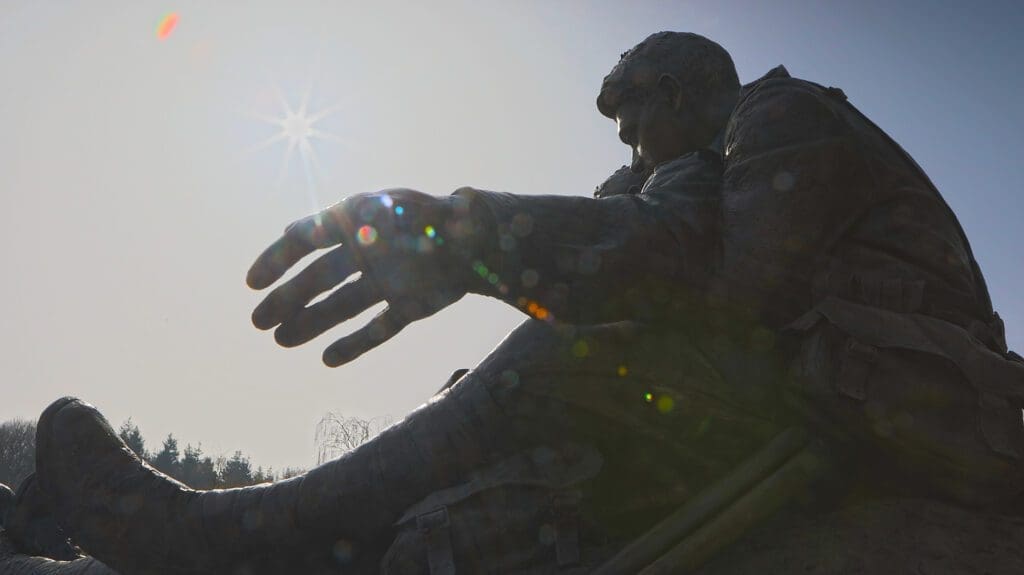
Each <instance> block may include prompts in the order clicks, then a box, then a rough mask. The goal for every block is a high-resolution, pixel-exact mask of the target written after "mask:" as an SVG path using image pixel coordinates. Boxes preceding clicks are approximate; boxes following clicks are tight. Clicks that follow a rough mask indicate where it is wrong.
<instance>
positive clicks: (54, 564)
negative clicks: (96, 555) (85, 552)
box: [0, 529, 118, 575]
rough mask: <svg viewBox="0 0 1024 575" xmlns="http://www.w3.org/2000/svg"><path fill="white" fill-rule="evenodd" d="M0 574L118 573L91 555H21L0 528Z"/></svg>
mask: <svg viewBox="0 0 1024 575" xmlns="http://www.w3.org/2000/svg"><path fill="white" fill-rule="evenodd" d="M0 575H118V574H117V573H116V572H115V571H112V570H111V569H110V568H109V567H107V566H106V565H104V564H103V563H100V562H99V561H97V560H95V559H93V558H91V557H80V558H78V559H74V560H72V561H57V560H54V559H49V558H46V557H32V556H29V555H23V554H21V553H20V552H19V550H18V549H17V548H16V547H15V546H14V544H13V543H12V542H11V540H10V539H9V538H8V537H7V533H6V532H5V531H4V530H3V529H0Z"/></svg>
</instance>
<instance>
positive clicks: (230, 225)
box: [0, 0, 1024, 469]
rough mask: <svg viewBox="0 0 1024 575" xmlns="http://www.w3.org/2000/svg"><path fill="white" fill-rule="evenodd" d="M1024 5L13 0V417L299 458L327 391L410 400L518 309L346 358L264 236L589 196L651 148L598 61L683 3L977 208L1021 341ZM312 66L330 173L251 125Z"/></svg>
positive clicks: (471, 358) (675, 22)
mask: <svg viewBox="0 0 1024 575" xmlns="http://www.w3.org/2000/svg"><path fill="white" fill-rule="evenodd" d="M768 4H771V7H768V6H767V5H768ZM893 4H898V5H899V6H894V5H893ZM954 4H960V5H961V6H962V7H960V8H953V7H951V6H952V5H954ZM1019 4H1020V3H1019V2H1011V1H1007V2H972V3H953V2H931V3H929V2H889V1H879V2H864V1H853V0H851V1H847V2H812V1H806V2H772V3H766V2H755V1H751V0H748V1H745V2H743V1H720V0H716V1H694V2H681V1H676V2H640V1H631V2H567V1H563V2H550V1H529V2H526V1H523V2H512V1H505V2H484V1H479V0H478V1H464V2H439V1H430V2H406V3H396V2H299V1H289V2H284V1H281V2H227V1H218V2H209V1H203V2H201V1H193V2H177V3H167V2H143V1H133V2H126V1H124V2H105V1H98V0H96V1H88V2H86V1H79V2H40V1H38V0H0V240H2V241H0V261H2V262H3V266H4V272H3V278H4V281H3V282H2V283H0V313H2V316H3V324H2V325H3V329H2V330H0V382H2V384H0V385H2V390H3V393H2V395H0V421H2V420H6V419H10V418H13V417H36V416H38V414H39V413H40V412H41V411H42V409H43V408H45V407H46V405H47V404H48V403H49V402H50V401H52V400H54V399H56V398H57V397H60V396H62V395H69V394H70V395H76V396H79V397H81V398H83V399H85V400H86V401H89V402H91V403H93V404H95V405H97V406H98V407H99V408H100V409H101V410H102V411H103V412H104V413H105V414H106V415H107V417H108V418H109V419H110V420H111V421H112V423H113V424H114V425H115V427H116V426H117V425H119V424H120V423H121V422H122V421H124V420H125V419H126V418H128V417H132V418H133V419H134V421H135V422H136V423H137V424H138V425H139V426H140V428H141V429H142V432H143V434H144V436H145V437H146V439H147V440H148V442H149V444H150V447H156V446H157V445H158V444H159V441H160V440H162V438H163V437H164V436H165V435H166V434H167V433H168V432H174V433H175V435H176V436H177V437H178V438H179V441H180V442H181V443H182V444H184V443H193V444H195V443H198V442H202V443H203V447H204V448H205V450H206V452H207V453H208V454H211V455H218V454H230V453H231V452H232V451H234V450H235V449H240V450H242V451H243V452H245V453H246V454H248V455H249V456H251V458H252V461H253V463H254V464H259V465H263V466H268V465H269V466H273V467H275V468H278V469H279V468H282V467H285V466H301V467H310V466H311V465H312V464H313V461H314V449H313V431H314V427H315V425H316V422H317V421H318V420H319V418H320V417H321V416H322V415H323V414H324V413H325V412H326V411H328V410H333V411H336V412H340V413H342V414H344V415H353V416H359V417H366V418H368V417H375V416H383V415H389V416H391V417H393V418H395V419H398V418H400V417H401V416H402V415H404V414H405V413H407V412H408V411H409V410H411V409H413V408H414V407H415V406H417V405H419V404H421V403H422V402H424V401H425V400H427V399H428V398H429V397H430V396H431V395H432V394H433V393H434V391H436V390H437V388H438V387H439V386H440V385H441V384H442V383H443V382H444V381H445V380H446V379H447V378H448V375H449V374H450V373H451V372H452V371H453V370H455V369H457V368H460V367H472V366H473V365H474V364H476V363H477V362H478V361H479V360H480V359H481V358H482V357H483V356H484V355H485V354H486V353H487V352H488V350H490V349H491V348H493V347H494V346H495V345H496V344H497V343H498V342H499V341H500V340H501V338H502V336H503V335H504V334H505V333H506V332H507V331H508V330H509V329H511V328H512V327H513V326H515V325H516V324H517V323H518V322H519V321H521V319H522V316H520V314H519V313H518V312H517V311H515V310H513V309H512V308H509V307H506V306H505V305H503V304H500V303H498V302H496V301H493V300H486V299H483V298H478V297H469V298H466V299H464V300H463V301H462V302H460V303H459V304H457V305H456V306H454V307H453V308H449V309H448V310H446V311H445V312H443V313H441V314H439V315H437V316H434V317H433V318H430V319H428V320H426V321H422V322H419V323H417V324H414V325H413V326H411V327H409V328H407V329H406V330H405V331H404V332H403V333H402V334H400V335H399V336H398V337H396V338H395V339H394V340H392V341H390V342H388V343H387V344H386V345H384V346H382V347H381V348H378V349H377V350H374V351H373V352H371V353H369V354H368V355H366V356H363V357H362V358H360V359H359V360H357V361H356V362H354V363H352V364H350V365H347V366H344V367H342V368H339V369H334V370H332V369H329V368H326V367H324V366H323V365H322V364H321V363H320V353H321V351H322V349H323V348H324V347H325V346H326V345H327V344H328V343H330V341H333V339H334V338H336V337H338V336H339V335H340V334H342V333H344V332H345V331H346V329H351V328H352V327H354V324H353V326H350V327H348V328H345V327H342V328H340V329H338V330H335V331H332V332H329V333H328V334H327V335H325V336H323V337H321V338H319V339H317V340H315V341H314V342H313V343H312V344H308V345H306V346H303V347H300V348H297V349H292V350H286V349H283V348H279V347H278V346H277V345H276V344H275V343H274V341H273V338H272V337H271V335H270V334H268V333H263V332H260V331H257V330H256V329H255V328H253V327H252V326H251V324H250V323H249V314H250V311H251V309H252V307H253V306H254V305H255V304H256V303H257V302H258V301H259V299H260V297H261V296H260V295H259V294H258V293H255V292H252V291H250V290H249V289H248V288H246V287H245V284H244V276H245V271H246V269H247V268H248V266H249V264H250V263H251V261H252V259H253V258H254V257H255V256H256V255H257V254H258V253H259V252H260V251H261V250H262V249H263V248H264V247H265V246H266V245H267V244H268V243H269V242H270V241H272V240H273V239H274V238H276V237H277V235H278V234H279V233H280V232H281V230H282V229H283V228H284V226H285V225H286V224H287V223H288V222H290V221H292V220H294V219H296V218H298V217H300V216H303V215H305V214H307V213H310V212H312V211H314V209H315V208H317V207H320V206H325V205H327V204H330V203H333V202H335V201H337V200H338V199H340V198H342V197H345V196H347V195H350V194H353V193H358V192H369V191H374V190H378V189H381V188H388V187H395V186H405V187H412V188H416V189H420V190H422V191H426V192H430V193H435V194H447V193H449V192H451V191H452V190H454V189H455V188H457V187H459V186H462V185H472V186H475V187H479V188H485V189H495V190H503V191H510V192H516V193H523V194H537V193H555V194H569V195H590V194H591V192H592V191H593V189H594V186H595V185H597V184H598V183H600V182H601V181H602V180H603V179H604V178H605V177H606V176H607V175H608V174H609V173H611V172H612V171H614V170H615V169H616V168H617V167H619V166H620V165H622V164H623V163H625V162H627V161H628V158H629V150H628V149H627V148H626V147H625V146H623V145H622V144H620V143H619V142H618V139H617V138H616V135H615V127H614V124H613V123H612V122H611V121H609V120H607V119H605V118H603V117H602V116H600V114H598V112H597V109H596V107H595V106H594V98H595V97H596V94H597V88H598V86H599V85H600V81H601V78H602V77H603V76H604V74H605V73H607V71H608V70H609V69H610V68H611V66H613V65H614V64H615V62H616V61H617V60H618V57H619V54H620V53H621V52H623V51H625V50H626V49H628V48H630V47H631V46H633V45H634V44H636V43H637V42H639V41H640V40H642V39H643V38H644V37H646V36H647V35H649V34H651V33H653V32H656V31H659V30H663V29H674V30H685V31H693V32H697V33H700V34H704V35H706V36H708V37H710V38H712V39H714V40H716V41H718V42H719V43H721V44H722V45H723V46H725V48H726V49H728V50H729V51H730V52H731V53H732V55H733V58H734V60H735V61H736V64H737V68H738V69H739V73H740V78H741V80H743V81H745V82H746V81H750V80H754V79H756V78H757V77H758V76H760V75H761V74H763V73H764V72H766V71H767V70H768V69H769V68H771V67H773V66H775V65H777V64H785V65H786V66H787V68H788V69H789V71H790V72H791V73H792V74H793V75H795V76H798V77H802V78H806V79H809V80H813V81H816V82H819V83H822V84H826V85H834V86H838V87H841V88H843V89H844V91H845V92H846V93H847V95H848V96H849V97H850V99H851V101H852V102H853V103H854V104H855V105H857V106H858V107H859V108H860V109H861V110H862V111H864V112H865V113H866V114H867V115H868V116H870V117H871V118H872V119H874V120H875V121H876V122H877V123H878V124H879V125H880V126H882V127H883V128H884V129H885V130H887V131H888V132H889V134H891V135H892V136H893V137H894V138H895V139H896V140H897V141H899V142H900V143H901V144H902V145H903V146H904V147H905V148H906V149H907V150H908V151H909V152H910V153H911V154H912V155H913V156H914V157H915V158H916V159H917V160H918V162H919V163H920V164H921V165H922V166H923V167H924V169H925V170H926V171H927V172H928V173H929V175H930V176H931V177H932V179H933V180H934V181H935V183H936V185H937V186H938V187H939V189H940V190H941V191H942V192H943V194H944V195H945V197H946V199H947V200H948V202H949V203H950V204H951V205H952V207H953V208H954V210H955V211H956V212H957V213H958V214H959V216H960V220H961V222H962V224H963V226H964V228H965V229H966V231H967V233H968V236H969V237H970V239H971V242H972V245H973V247H974V251H975V255H976V256H977V259H978V260H979V261H980V263H981V265H982V269H983V270H984V272H985V275H986V277H987V279H988V283H989V287H990V290H991V292H992V297H993V300H994V302H995V305H996V307H997V309H998V310H999V311H1000V313H1001V314H1002V316H1003V318H1004V320H1005V321H1006V324H1007V330H1008V332H1009V340H1010V344H1011V347H1016V348H1018V350H1019V349H1020V348H1021V347H1024V299H1022V298H1021V297H1020V295H1019V294H1020V291H1021V290H1022V289H1024V271H1022V267H1021V265H1020V262H1021V259H1022V258H1021V256H1020V254H1021V249H1022V247H1024V229H1022V225H1021V221H1022V216H1024V199H1022V195H1024V162H1022V161H1021V158H1022V157H1024V136H1022V130H1024V112H1022V104H1021V103H1020V98H1021V94H1024V74H1022V72H1024V66H1022V64H1021V60H1022V56H1024V39H1022V36H1021V34H1020V30H1022V29H1024V16H1022V11H1021V8H1020V7H1019ZM168 12H176V13H177V14H178V15H179V21H178V25H177V27H176V28H175V29H174V30H173V32H172V33H171V34H170V36H169V37H167V38H166V39H164V40H160V39H158V38H157V34H156V27H157V24H158V23H159V22H160V20H161V18H162V17H163V16H164V14H166V13H168ZM307 87H309V88H310V89H309V101H308V102H309V110H310V111H312V112H316V111H333V113H331V114H330V115H328V116H327V117H325V118H324V119H323V120H321V121H320V122H319V123H318V124H317V126H316V127H317V128H319V129H321V130H323V131H324V132H327V133H330V134H333V135H334V136H335V137H336V138H337V140H335V139H330V140H322V141H314V149H315V153H316V156H317V158H318V160H319V166H320V167H319V169H317V167H316V166H312V167H311V168H310V170H309V173H310V174H311V179H307V176H306V173H307V172H306V170H304V169H303V165H302V162H301V161H300V158H299V156H298V155H297V154H296V155H295V156H294V157H292V158H291V162H290V163H289V164H288V165H287V169H286V170H282V168H281V166H282V163H283V158H284V157H285V151H286V148H287V146H286V144H285V143H284V142H275V143H273V144H272V145H269V146H267V147H264V148H261V149H256V150H254V149H253V148H254V147H256V146H257V145H258V144H259V143H260V142H261V141H264V140H266V139H267V138H268V137H270V136H272V135H274V133H275V131H276V128H275V127H274V126H272V125H270V124H268V123H265V122H263V121H261V120H260V119H259V116H280V115H281V113H282V112H281V107H280V105H279V103H278V100H277V97H276V95H275V94H276V92H277V91H280V93H282V94H283V96H284V98H285V100H287V101H288V102H289V104H290V105H291V106H293V107H297V106H298V104H299V102H300V100H301V97H302V94H303V93H304V92H305V91H306V89H307ZM335 104H338V106H337V107H336V108H333V107H332V106H333V105H335ZM310 181H311V182H312V184H310V183H308V182H310Z"/></svg>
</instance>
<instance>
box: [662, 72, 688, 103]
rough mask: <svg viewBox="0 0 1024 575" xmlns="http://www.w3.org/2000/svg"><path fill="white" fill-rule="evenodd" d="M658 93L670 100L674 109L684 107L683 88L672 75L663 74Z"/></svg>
mask: <svg viewBox="0 0 1024 575" xmlns="http://www.w3.org/2000/svg"><path fill="white" fill-rule="evenodd" d="M657 89H658V92H659V93H660V94H661V95H662V97H664V98H665V99H667V100H668V102H669V103H670V104H671V105H672V108H673V109H675V110H678V109H679V107H680V106H682V105H683V86H682V85H681V84H680V83H679V80H677V79H676V77H675V76H673V75H672V74H662V75H661V77H660V78H658V88H657Z"/></svg>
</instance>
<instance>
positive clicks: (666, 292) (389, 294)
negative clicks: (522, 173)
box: [247, 154, 721, 366]
mask: <svg viewBox="0 0 1024 575" xmlns="http://www.w3.org/2000/svg"><path fill="white" fill-rule="evenodd" d="M676 164H678V165H676ZM670 168H671V169H666V170H665V171H664V173H663V174H662V175H660V176H659V175H656V176H655V177H652V178H651V181H649V182H648V184H647V186H646V187H645V190H644V193H642V194H637V195H624V196H615V197H610V198H603V199H591V198H581V197H566V196H515V195H512V194H502V193H494V192H483V191H479V190H474V189H471V188H463V189H461V190H459V191H457V192H456V193H455V194H453V195H452V196H448V197H445V198H436V197H433V196H429V195H426V194H421V193H419V192H415V191H412V190H405V189H399V190H388V191H384V192H380V193H376V194H362V195H358V196H352V197H349V198H346V199H345V200H343V201H342V202H339V203H338V204H335V205H334V206H331V207H329V208H327V209H325V210H323V211H322V212H320V213H318V214H315V215H313V216H309V217H307V218H303V219H302V220H299V221H297V222H295V223H293V224H292V225H290V226H289V227H288V228H287V229H286V231H285V233H284V235H283V236H282V237H281V238H280V239H278V240H277V241H276V242H275V243H274V244H273V245H271V246H270V247H269V248H268V249H267V250H266V251H264V252H263V254H262V255H260V257H259V258H258V259H257V260H256V262H255V263H254V264H253V266H252V268H251V269H250V270H249V274H248V278H247V281H248V284H249V285H250V286H251V287H252V288H254V289H264V288H267V287H269V286H271V285H272V284H274V283H275V282H277V281H278V280H279V279H280V278H281V277H282V276H283V275H284V273H285V272H286V271H287V270H288V269H289V268H291V267H292V266H293V265H295V264H296V263H297V262H298V261H299V260H300V259H302V258H303V257H305V256H307V255H309V254H310V253H312V252H314V251H316V250H318V249H328V248H330V251H327V252H326V253H324V254H323V255H322V256H320V257H319V258H318V259H317V260H315V261H314V262H313V263H311V264H310V265H309V266H307V267H306V268H305V269H303V270H301V271H300V272H299V273H298V274H297V275H295V276H294V277H293V278H291V279H290V280H288V281H287V282H284V283H283V284H281V285H280V286H278V287H277V288H276V289H274V290H273V291H272V292H270V294H269V295H268V296H267V297H266V299H264V301H263V302H261V303H260V305H259V306H258V307H257V308H256V310H255V311H254V312H253V323H254V324H255V325H256V326H257V327H259V328H260V329H270V328H273V327H275V326H276V330H275V332H274V335H275V338H276V340H277V341H278V343H280V344H281V345H285V346H289V347H290V346H295V345H300V344H302V343H305V342H307V341H309V340H311V339H313V338H314V337H316V336H317V335H320V334H321V333H323V332H325V331H327V330H328V329H330V328H331V327H333V326H335V325H337V324H339V323H341V322H343V321H346V320H348V319H351V318H353V317H355V316H356V315H358V314H359V313H361V312H363V311H365V310H366V309H368V308H369V307H371V306H373V305H374V304H376V303H379V302H381V301H386V302H387V303H388V306H387V308H386V309H385V310H384V311H383V312H381V313H380V314H379V315H378V316H376V317H375V318H373V319H372V320H371V321H370V322H369V323H368V324H367V325H366V326H363V327H362V328H360V329H358V330H356V331H355V332H353V333H352V334H351V335H348V336H346V337H343V338H341V339H339V340H338V341H336V342H335V343H333V344H331V345H330V346H329V347H328V348H327V350H326V351H325V352H324V356H323V357H324V362H325V363H326V364H327V365H330V366H337V365H342V364H344V363H347V362H349V361H351V360H352V359H355V358H356V357H358V356H359V355H361V354H362V353H365V352H366V351H369V350H370V349H372V348H374V347H376V346H378V345H380V344H381V343H383V342H384V341H386V340H388V339H390V338H391V337H393V336H394V335H395V334H397V333H398V332H399V331H400V330H401V329H402V328H404V327H405V326H406V325H408V324H409V323H411V322H413V321H416V320H418V319H422V318H424V317H427V316H429V315H432V314H434V313H436V312H437V311H439V310H441V309H442V308H444V307H446V306H448V305H449V304H451V303H453V302H455V301H457V300H458V299H460V298H461V297H462V296H463V295H465V294H466V293H470V292H472V293H479V294H485V295H490V296H493V297H497V298H499V299H502V300H503V301H505V302H507V303H510V304H512V305H515V306H517V307H518V308H520V309H522V310H523V311H525V312H527V313H530V314H531V315H533V316H534V317H537V318H540V319H548V320H554V319H557V320H559V321H563V322H566V323H598V322H606V321H616V320H625V319H646V320H657V319H658V318H664V317H666V316H667V314H670V313H672V310H673V309H677V308H679V307H680V306H682V305H683V304H684V303H685V302H686V300H687V297H686V296H687V294H689V293H693V291H694V289H695V288H696V287H698V286H699V285H700V284H701V283H702V282H703V281H704V280H705V279H706V276H707V273H708V271H709V269H710V267H711V265H712V262H713V258H714V254H715V248H714V243H713V241H712V239H711V238H712V237H713V235H714V234H713V233H712V228H713V227H714V222H715V221H716V219H715V214H716V213H717V207H716V206H717V196H718V186H719V181H720V177H721V163H720V161H719V160H718V159H717V156H714V155H713V154H709V155H707V156H705V155H702V154H692V155H691V156H688V157H685V158H681V159H680V160H677V161H676V162H673V166H671V167H670ZM356 274H359V277H358V278H357V279H355V280H352V281H346V280H349V279H350V278H352V277H353V276H355V275H356ZM339 286H340V287H339ZM332 289H333V290H334V291H333V292H332V293H331V294H330V295H329V296H327V297H326V298H324V299H322V300H320V301H318V302H316V303H314V304H312V305H310V302H311V301H312V300H313V299H314V298H316V297H317V296H318V295H320V294H322V293H324V292H327V291H329V290H332Z"/></svg>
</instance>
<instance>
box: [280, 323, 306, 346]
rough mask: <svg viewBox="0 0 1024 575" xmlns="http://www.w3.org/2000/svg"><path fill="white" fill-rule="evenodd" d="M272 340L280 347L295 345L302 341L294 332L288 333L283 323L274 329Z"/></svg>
mask: <svg viewBox="0 0 1024 575" xmlns="http://www.w3.org/2000/svg"><path fill="white" fill-rule="evenodd" d="M274 341H276V342H277V345H279V346H281V347H295V346H297V345H299V344H301V343H303V340H302V339H300V338H297V337H296V336H295V334H294V333H290V332H289V330H288V329H287V328H286V327H285V326H283V325H282V326H279V327H278V328H277V329H275V330H274Z"/></svg>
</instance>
